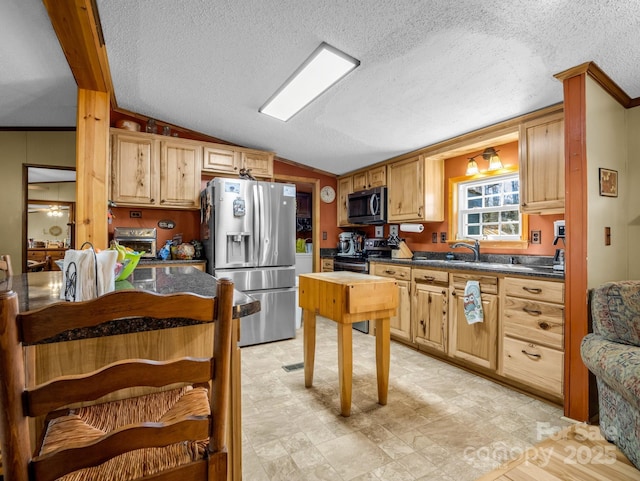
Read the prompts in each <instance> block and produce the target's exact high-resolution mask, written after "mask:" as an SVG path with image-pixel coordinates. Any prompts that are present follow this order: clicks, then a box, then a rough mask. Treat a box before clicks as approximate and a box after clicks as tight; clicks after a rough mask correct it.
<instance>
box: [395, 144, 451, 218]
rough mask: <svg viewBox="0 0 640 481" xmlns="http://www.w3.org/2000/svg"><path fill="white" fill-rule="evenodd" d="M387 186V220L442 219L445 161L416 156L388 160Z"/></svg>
mask: <svg viewBox="0 0 640 481" xmlns="http://www.w3.org/2000/svg"><path fill="white" fill-rule="evenodd" d="M387 188H388V192H387V195H388V209H389V211H388V218H387V221H388V222H389V223H393V222H442V221H443V220H444V160H442V159H435V158H427V157H425V156H424V155H418V156H416V157H410V158H408V159H404V160H400V161H398V162H393V163H390V164H389V165H388V166H387Z"/></svg>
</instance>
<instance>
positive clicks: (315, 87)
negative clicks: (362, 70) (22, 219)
mask: <svg viewBox="0 0 640 481" xmlns="http://www.w3.org/2000/svg"><path fill="white" fill-rule="evenodd" d="M358 65H360V61H359V60H356V59H355V58H353V57H351V56H349V55H347V54H346V53H344V52H341V51H340V50H338V49H337V48H335V47H332V46H331V45H329V44H327V43H324V42H323V43H321V44H320V46H319V47H318V48H317V49H316V50H315V51H314V52H313V53H312V54H311V56H310V57H309V58H308V59H307V60H305V62H304V63H303V64H302V65H301V66H300V67H299V68H298V69H297V70H296V71H295V72H294V73H293V74H292V75H291V76H290V77H289V78H288V79H287V80H286V82H285V83H284V84H283V85H282V87H280V88H279V89H278V90H277V92H276V93H275V94H273V95H272V96H271V98H270V99H269V100H267V101H266V102H265V104H264V105H263V106H262V107H260V109H259V112H261V113H263V114H266V115H269V116H271V117H275V118H276V119H280V120H282V121H284V122H286V121H287V120H289V119H290V118H291V117H293V116H294V115H295V114H297V113H298V112H299V111H300V110H302V109H303V108H304V107H306V106H307V105H309V104H310V103H311V102H312V101H313V100H315V99H316V98H317V97H319V96H320V95H321V94H322V93H323V92H325V91H326V90H327V89H328V88H329V87H331V86H332V85H334V84H335V83H336V82H338V81H339V80H340V79H341V78H343V77H344V76H345V75H347V74H348V73H349V72H351V71H352V70H353V69H355V68H356V67H357V66H358Z"/></svg>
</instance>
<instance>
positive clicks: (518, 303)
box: [500, 277, 564, 397]
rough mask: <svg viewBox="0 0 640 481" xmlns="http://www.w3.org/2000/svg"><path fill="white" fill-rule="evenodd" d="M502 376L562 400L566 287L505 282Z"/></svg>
mask: <svg viewBox="0 0 640 481" xmlns="http://www.w3.org/2000/svg"><path fill="white" fill-rule="evenodd" d="M504 291H505V297H504V309H503V313H502V327H503V338H502V366H501V370H500V374H502V375H503V376H505V377H508V378H510V379H514V380H516V381H519V382H521V383H524V384H526V385H528V386H532V387H533V388H535V389H539V390H541V391H544V392H546V393H549V394H552V395H554V396H558V397H561V396H562V394H563V390H564V283H562V282H553V281H546V280H537V279H521V278H515V277H514V278H510V277H506V278H505V279H504Z"/></svg>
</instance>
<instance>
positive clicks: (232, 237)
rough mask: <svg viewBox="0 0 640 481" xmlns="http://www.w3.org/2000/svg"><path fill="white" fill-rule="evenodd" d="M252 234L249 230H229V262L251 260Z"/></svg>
mask: <svg viewBox="0 0 640 481" xmlns="http://www.w3.org/2000/svg"><path fill="white" fill-rule="evenodd" d="M250 246H251V234H250V233H249V232H227V262H228V263H238V262H239V263H246V262H251V260H252V259H251V247H250Z"/></svg>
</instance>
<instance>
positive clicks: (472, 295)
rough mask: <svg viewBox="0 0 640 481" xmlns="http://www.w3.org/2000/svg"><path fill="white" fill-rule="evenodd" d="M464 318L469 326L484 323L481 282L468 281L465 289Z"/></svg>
mask: <svg viewBox="0 0 640 481" xmlns="http://www.w3.org/2000/svg"><path fill="white" fill-rule="evenodd" d="M464 317H465V318H466V319H467V324H475V323H476V322H483V321H484V314H483V311H482V298H481V296H480V281H467V285H466V286H465V287H464Z"/></svg>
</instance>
